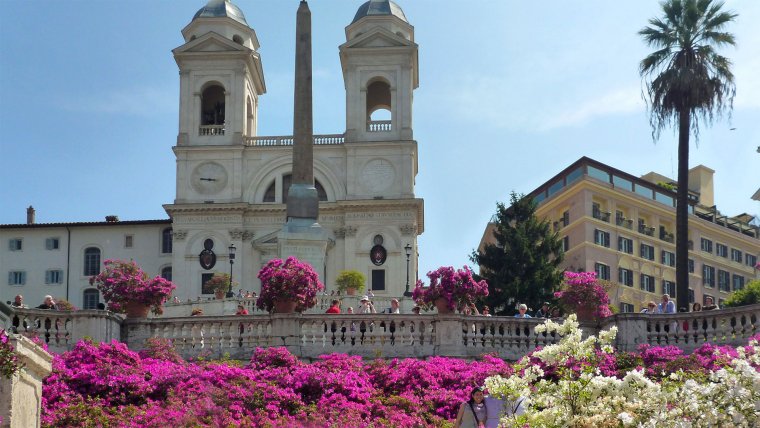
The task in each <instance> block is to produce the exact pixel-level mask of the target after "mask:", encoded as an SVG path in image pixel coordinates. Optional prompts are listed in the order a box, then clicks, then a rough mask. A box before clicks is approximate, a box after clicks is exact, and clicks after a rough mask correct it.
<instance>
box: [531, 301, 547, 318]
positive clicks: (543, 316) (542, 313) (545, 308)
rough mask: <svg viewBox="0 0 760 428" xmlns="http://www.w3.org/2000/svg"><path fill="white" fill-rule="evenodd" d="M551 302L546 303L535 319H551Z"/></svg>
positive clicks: (537, 312)
mask: <svg viewBox="0 0 760 428" xmlns="http://www.w3.org/2000/svg"><path fill="white" fill-rule="evenodd" d="M549 316H550V315H549V302H544V304H543V305H542V306H541V309H539V310H537V311H536V314H535V315H534V317H535V318H549Z"/></svg>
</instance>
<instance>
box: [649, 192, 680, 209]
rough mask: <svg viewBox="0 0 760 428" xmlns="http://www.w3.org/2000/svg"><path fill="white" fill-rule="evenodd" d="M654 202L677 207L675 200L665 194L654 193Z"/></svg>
mask: <svg viewBox="0 0 760 428" xmlns="http://www.w3.org/2000/svg"><path fill="white" fill-rule="evenodd" d="M654 200H655V201H657V202H659V203H661V204H665V205H667V206H669V207H672V206H675V200H674V199H673V197H672V196H668V195H666V194H664V193H660V192H654Z"/></svg>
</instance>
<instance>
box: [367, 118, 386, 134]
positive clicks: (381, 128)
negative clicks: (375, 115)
mask: <svg viewBox="0 0 760 428" xmlns="http://www.w3.org/2000/svg"><path fill="white" fill-rule="evenodd" d="M391 126H392V122H391V121H390V120H370V121H367V132H388V131H390V130H391V129H392V128H391Z"/></svg>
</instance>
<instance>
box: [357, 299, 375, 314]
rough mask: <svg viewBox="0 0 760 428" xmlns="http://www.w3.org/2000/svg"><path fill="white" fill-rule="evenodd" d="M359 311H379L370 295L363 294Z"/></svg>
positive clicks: (369, 312) (365, 312)
mask: <svg viewBox="0 0 760 428" xmlns="http://www.w3.org/2000/svg"><path fill="white" fill-rule="evenodd" d="M359 313H360V314H375V313H377V311H376V310H375V305H373V304H372V302H371V301H370V300H369V297H368V296H362V298H361V300H359Z"/></svg>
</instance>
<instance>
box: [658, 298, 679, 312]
mask: <svg viewBox="0 0 760 428" xmlns="http://www.w3.org/2000/svg"><path fill="white" fill-rule="evenodd" d="M657 313H658V314H674V313H676V304H675V302H673V301H672V300H670V295H668V294H667V293H666V294H663V295H662V303H660V304H659V305H657Z"/></svg>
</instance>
